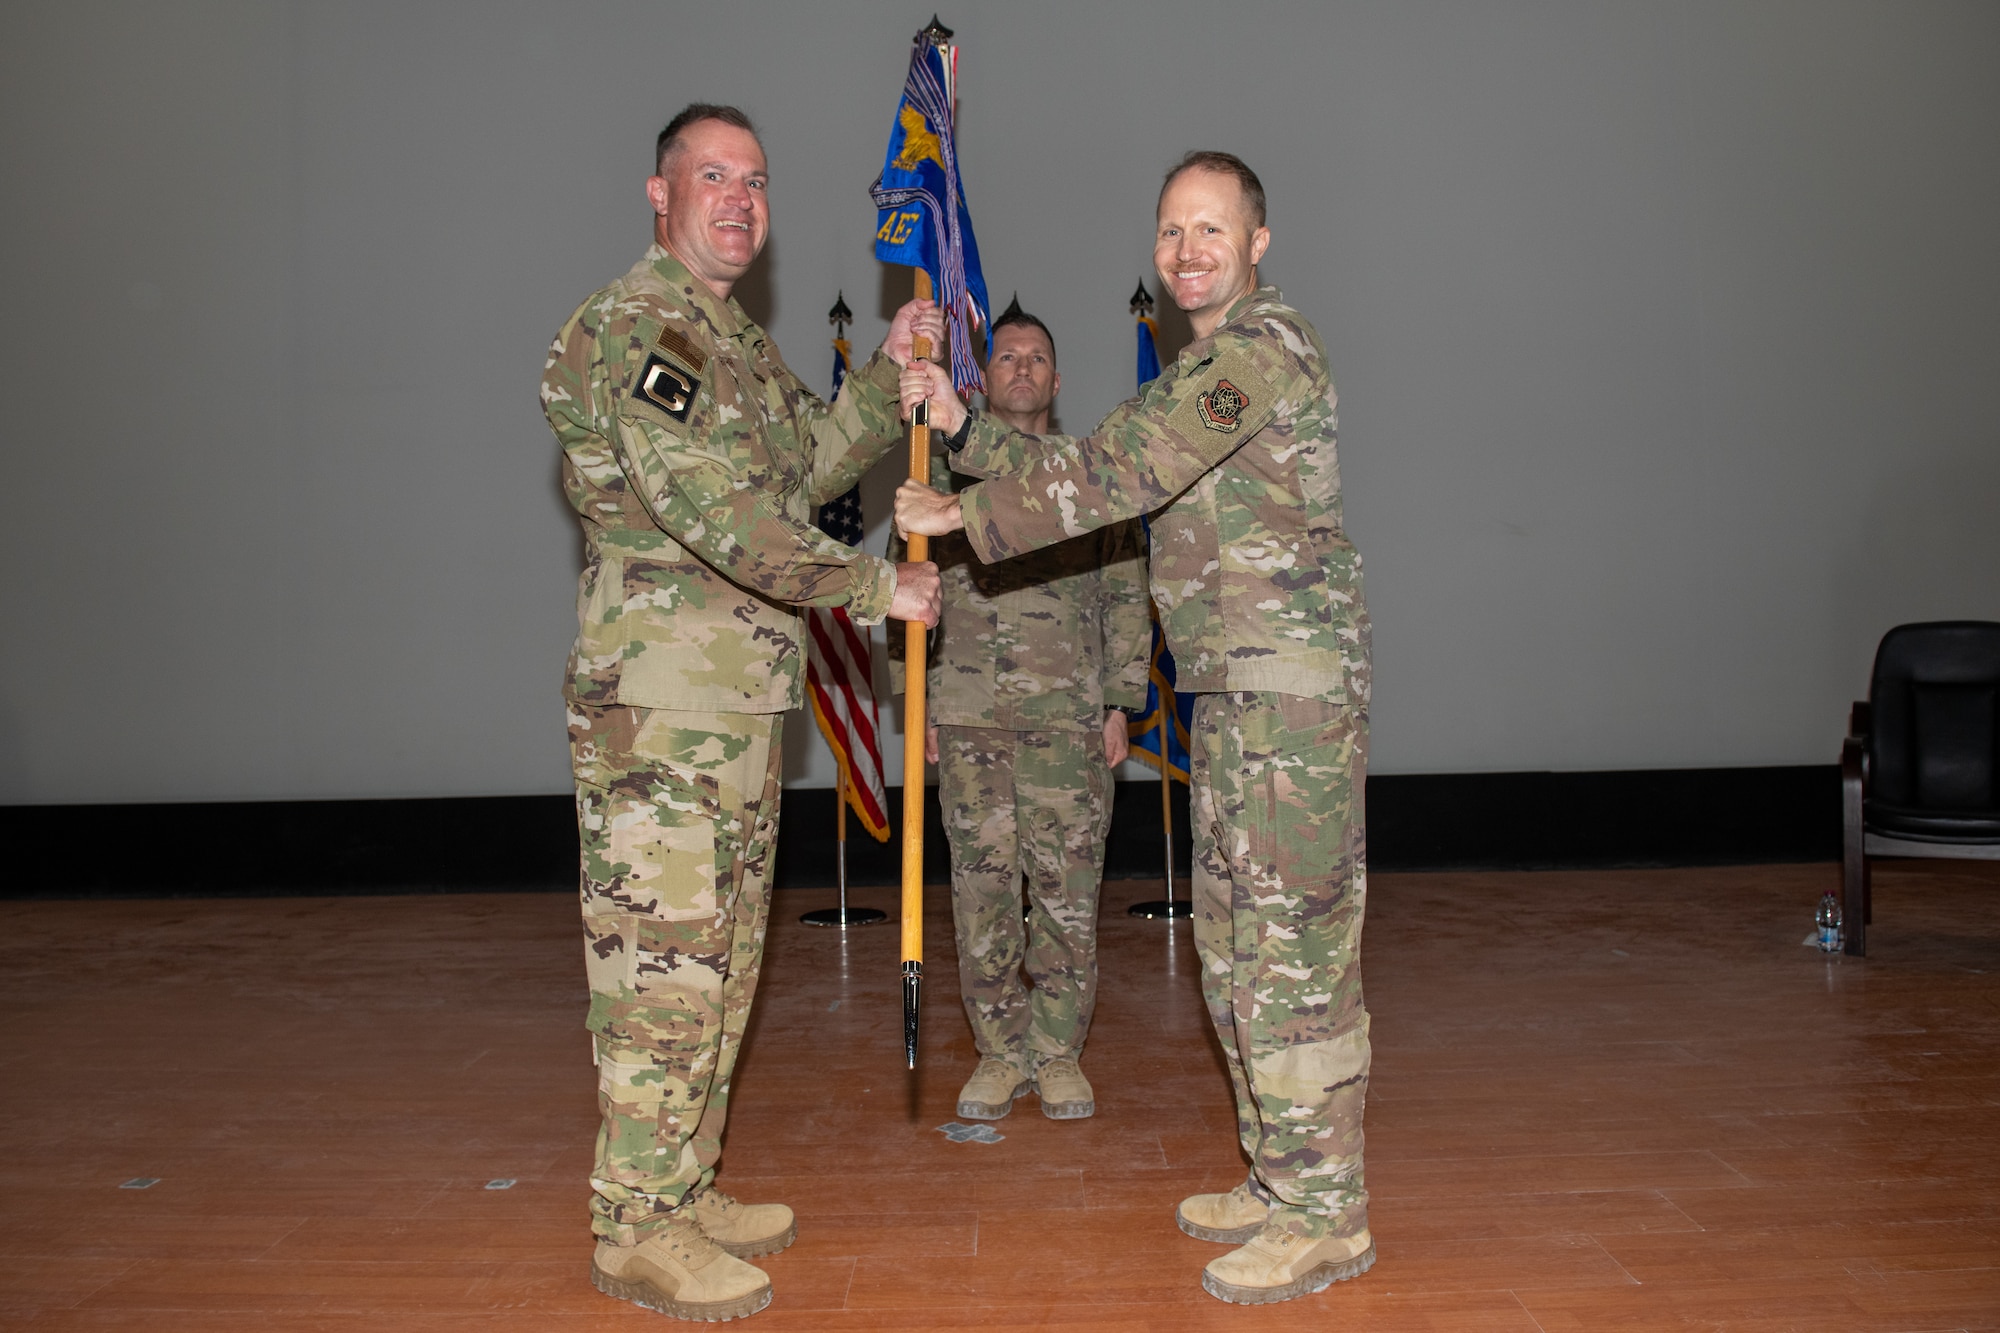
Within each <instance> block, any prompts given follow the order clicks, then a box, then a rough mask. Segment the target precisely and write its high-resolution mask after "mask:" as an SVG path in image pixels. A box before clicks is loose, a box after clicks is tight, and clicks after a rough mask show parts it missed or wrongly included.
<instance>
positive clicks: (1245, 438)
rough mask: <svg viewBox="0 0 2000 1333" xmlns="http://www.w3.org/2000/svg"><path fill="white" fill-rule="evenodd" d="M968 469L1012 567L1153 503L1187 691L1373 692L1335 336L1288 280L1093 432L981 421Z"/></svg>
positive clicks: (997, 551) (981, 531)
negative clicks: (1310, 318) (1022, 430)
mask: <svg viewBox="0 0 2000 1333" xmlns="http://www.w3.org/2000/svg"><path fill="white" fill-rule="evenodd" d="M952 466H953V467H954V468H956V469H958V470H959V471H962V472H963V471H971V472H974V473H976V474H977V475H980V476H984V477H989V478H991V479H990V480H986V481H983V482H981V483H980V484H978V485H976V486H972V487H969V488H968V489H966V490H965V492H964V493H963V499H962V503H963V506H964V514H965V533H966V538H967V540H968V542H969V543H970V544H971V546H972V549H973V550H974V551H975V552H976V553H977V554H978V555H979V558H980V559H982V560H987V561H997V560H1002V559H1005V558H1007V557H1009V556H1013V555H1017V554H1019V553H1020V552H1023V551H1029V550H1033V549H1035V548H1037V547H1041V546H1046V545H1049V544H1050V543H1052V542H1056V541H1060V540H1062V539H1063V538H1065V537H1073V536H1075V535H1077V534H1079V533H1083V532H1088V531H1090V530H1091V529H1093V528H1097V527H1101V526H1103V525H1105V524H1108V523H1116V522H1118V521H1120V520H1122V519H1128V518H1131V517H1133V516H1135V515H1138V514H1152V515H1153V518H1152V529H1153V536H1152V550H1151V554H1152V587H1153V600H1154V602H1155V603H1157V604H1158V606H1159V608H1160V621H1161V626H1162V628H1163V630H1164V631H1165V634H1166V640H1167V647H1168V649H1169V650H1170V651H1171V652H1172V653H1173V655H1174V664H1175V667H1176V669H1177V670H1178V672H1179V682H1180V688H1181V689H1183V690H1187V691H1192V692H1196V693H1202V692H1214V691H1221V690H1272V691H1277V692H1280V693H1284V694H1294V695H1300V696H1303V697H1305V698H1309V699H1322V700H1326V701H1328V702H1332V703H1340V702H1350V703H1354V704H1356V705H1363V706H1365V705H1366V703H1367V702H1368V688H1369V675H1368V613H1367V611H1366V609H1365V608H1364V607H1363V605H1362V601H1361V556H1360V554H1359V553H1358V552H1357V551H1356V550H1355V549H1354V546H1353V544H1352V543H1350V542H1349V541H1348V540H1347V537H1346V535H1345V534H1344V533H1343V532H1342V531H1341V522H1340V468H1339V462H1338V459H1337V457H1336V452H1335V418H1334V391H1333V380H1332V378H1331V376H1330V375H1329V374H1328V371H1327V366H1326V348H1325V346H1324V345H1323V344H1321V342H1320V340H1319V335H1318V334H1317V333H1315V332H1314V331H1313V328H1312V326H1311V325H1310V324H1308V323H1306V321H1305V318H1304V317H1303V316H1301V315H1300V314H1299V313H1298V312H1297V311H1296V310H1293V309H1292V308H1291V307H1290V306H1287V305H1285V304H1284V301H1283V299H1282V298H1281V297H1280V295H1279V294H1278V290H1277V289H1276V288H1275V287H1259V288H1258V289H1257V290H1255V291H1254V292H1251V293H1249V294H1247V295H1246V296H1244V297H1243V298H1242V299H1241V300H1239V301H1237V302H1236V304H1234V305H1233V306H1231V307H1230V308H1229V311H1228V314H1227V315H1226V316H1225V317H1224V320H1223V323H1222V326H1221V327H1220V328H1218V329H1217V330H1216V331H1215V332H1214V333H1213V334H1211V335H1210V336H1208V337H1206V338H1198V339H1196V340H1195V341H1194V342H1192V343H1190V344H1189V345H1188V346H1187V348H1186V350H1184V351H1183V352H1182V353H1181V354H1180V357H1179V359H1178V360H1176V361H1175V363H1174V365H1173V366H1172V367H1171V368H1170V369H1169V370H1168V371H1167V372H1166V373H1165V374H1163V375H1161V376H1160V377H1159V378H1158V379H1156V380H1154V381H1153V382H1152V383H1150V384H1148V385H1147V386H1146V388H1145V390H1144V391H1143V392H1142V393H1140V395H1139V396H1138V397H1136V398H1133V399H1131V400H1129V401H1127V402H1126V403H1124V404H1123V405H1121V406H1119V407H1118V408H1116V409H1115V410H1114V411H1113V412H1112V413H1111V415H1110V416H1108V417H1106V418H1105V419H1104V420H1103V421H1102V422H1101V423H1099V425H1098V428H1097V430H1096V432H1095V433H1094V434H1092V435H1089V436H1086V437H1082V438H1070V437H1066V436H1048V437H1045V438H1036V437H1034V436H1028V435H1019V434H1015V433H1013V432H1010V431H1009V430H1007V429H1006V427H1004V426H1003V425H1001V424H1000V423H999V422H996V421H994V420H993V419H991V418H990V417H982V418H980V419H979V420H978V421H976V422H975V423H974V425H973V428H972V430H971V431H970V432H969V436H968V439H967V440H966V442H965V444H964V446H963V448H962V450H961V451H960V453H959V455H958V456H957V457H956V458H955V459H954V461H953V463H952Z"/></svg>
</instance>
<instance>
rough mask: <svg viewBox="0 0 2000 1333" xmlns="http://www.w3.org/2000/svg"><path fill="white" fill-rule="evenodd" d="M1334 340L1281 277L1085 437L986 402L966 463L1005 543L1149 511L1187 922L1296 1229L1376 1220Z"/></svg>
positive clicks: (992, 534) (1359, 617) (1354, 688)
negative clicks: (1019, 418)
mask: <svg viewBox="0 0 2000 1333" xmlns="http://www.w3.org/2000/svg"><path fill="white" fill-rule="evenodd" d="M1334 402H1335V399H1334V391H1333V382H1332V379H1331V377H1330V376H1329V374H1328V372H1327V367H1326V349H1325V347H1324V346H1323V345H1322V344H1321V342H1320V340H1319V335H1318V334H1317V333H1315V332H1314V331H1313V328H1312V326H1311V325H1309V324H1308V323H1306V321H1305V319H1304V317H1303V316H1301V315H1300V314H1299V313H1298V312H1297V311H1295V310H1293V309H1291V308H1290V307H1289V306H1286V305H1285V304H1284V303H1283V300H1282V298H1281V297H1280V296H1279V294H1278V292H1277V290H1276V289H1275V288H1271V287H1260V288H1258V289H1257V290H1256V291H1254V292H1251V293H1249V294H1248V295H1246V296H1244V297H1243V298H1242V299H1240V300H1238V301H1237V302H1236V303H1235V304H1234V305H1232V306H1231V307H1230V309H1229V311H1228V313H1227V314H1226V316H1225V317H1224V320H1223V323H1222V325H1221V327H1219V328H1218V329H1217V330H1216V331H1215V332H1214V333H1213V334H1212V335H1210V336H1209V337H1207V338H1201V339H1197V340H1196V341H1195V342H1193V343H1191V344H1190V345H1189V346H1188V347H1187V349H1186V350H1185V351H1183V352H1182V353H1181V355H1180V357H1179V359H1178V360H1177V361H1176V362H1175V364H1174V365H1173V367H1172V368H1170V369H1169V370H1168V372H1167V373H1166V374H1164V375H1162V376H1161V377H1160V378H1158V379H1156V380H1154V381H1153V382H1152V383H1150V384H1149V385H1147V386H1146V389H1145V391H1144V392H1143V393H1141V394H1140V395H1139V396H1138V397H1137V398H1135V399H1133V400H1131V401H1129V402H1127V403H1126V404H1124V405H1123V406H1121V407H1119V408H1118V409H1116V410H1115V411H1113V412H1112V414H1111V415H1110V416H1109V417H1107V418H1105V420H1104V421H1103V423H1102V424H1101V425H1100V426H1099V427H1098V429H1097V432H1096V433H1095V434H1094V435H1091V436H1089V437H1087V438H1081V439H1068V438H1062V437H1048V438H1046V439H1042V440H1036V439H1033V438H1031V437H1027V436H1022V435H1015V434H1012V433H1010V432H1008V431H1007V430H1006V429H1005V428H1004V427H1003V426H1001V425H1000V424H999V423H997V422H995V421H993V420H992V419H990V418H981V419H979V420H978V421H976V422H975V423H974V424H973V426H972V428H971V430H970V431H969V433H968V435H969V438H968V439H967V441H966V442H965V444H964V446H963V448H962V451H961V453H960V454H959V456H958V457H957V459H955V460H954V463H953V466H954V467H956V468H958V469H959V470H961V471H973V472H975V473H977V474H978V475H981V476H986V477H990V478H992V479H991V480H987V481H984V482H982V483H980V484H979V485H976V486H973V487H970V488H969V489H967V490H966V491H965V492H964V494H963V512H964V518H965V532H966V537H967V540H968V541H969V542H970V544H971V546H972V548H973V550H974V551H975V552H976V553H977V554H978V555H979V557H980V558H981V559H982V560H1001V559H1005V558H1007V557H1009V556H1013V555H1016V554H1018V553H1020V552H1022V551H1027V550H1032V549H1034V548H1036V547H1040V546H1045V545H1048V544H1049V543H1051V542H1056V541H1060V540H1062V539H1064V538H1066V537H1073V536H1075V535H1077V534H1080V533H1083V532H1087V531H1090V530H1091V529H1093V528H1097V527H1100V526H1102V525H1104V524H1107V523H1115V522H1118V521H1121V520H1124V519H1128V518H1131V517H1132V516H1134V515H1136V514H1144V513H1151V514H1153V519H1152V529H1153V535H1152V549H1151V554H1152V589H1153V600H1154V601H1155V602H1156V603H1157V604H1158V605H1159V607H1160V615H1161V621H1162V625H1163V627H1164V630H1165V633H1166V639H1167V646H1168V648H1169V649H1170V650H1171V651H1172V652H1173V654H1174V661H1175V665H1176V667H1177V668H1178V670H1179V674H1180V687H1181V688H1182V689H1183V690H1188V691H1192V692H1195V693H1197V694H1199V695H1201V696H1202V697H1201V698H1200V699H1198V700H1197V702H1196V706H1195V719H1194V720H1195V725H1194V730H1193V737H1192V739H1193V752H1194V753H1193V759H1194V771H1193V774H1192V776H1193V801H1194V804H1193V811H1194V814H1193V822H1194V834H1195V900H1196V920H1195V942H1196V946H1197V948H1198V950H1199V951H1200V955H1201V960H1202V970H1203V986H1204V992H1205V994H1206V996H1207V999H1208V1004H1209V1009H1210V1014H1211V1017H1212V1018H1213V1019H1214V1022H1215V1028H1216V1033H1217V1035H1218V1036H1219V1037H1220V1038H1221V1041H1222V1048H1223V1051H1224V1053H1225V1055H1226V1056H1227V1059H1228V1063H1229V1069H1230V1076H1231V1079H1232V1082H1233V1083H1234V1085H1235V1089H1236V1104H1237V1119H1238V1124H1239V1130H1240V1137H1241V1140H1242V1144H1243V1150H1244V1153H1245V1155H1246V1156H1247V1157H1248V1158H1249V1159H1250V1163H1251V1169H1252V1175H1253V1177H1254V1188H1255V1189H1256V1190H1257V1192H1258V1193H1259V1195H1260V1197H1267V1198H1275V1199H1276V1200H1277V1201H1279V1202H1280V1203H1282V1204H1283V1205H1286V1207H1285V1208H1284V1209H1283V1210H1282V1211H1281V1212H1280V1213H1278V1214H1276V1216H1277V1217H1278V1218H1279V1219H1280V1220H1282V1222H1283V1224H1284V1225H1285V1226H1286V1227H1288V1228H1290V1229H1292V1230H1294V1231H1297V1232H1299V1233H1300V1234H1303V1235H1306V1236H1310V1237H1319V1236H1325V1235H1333V1234H1341V1235H1345V1234H1349V1233H1352V1232H1356V1231H1359V1230H1360V1229H1361V1228H1363V1227H1365V1226H1366V1225H1367V1191H1366V1189H1365V1187H1364V1184H1363V1178H1362V1137H1361V1113H1362V1105H1363V1102H1364V1099H1365V1096H1366V1090H1367V1080H1368V1015H1367V1012H1366V1010H1365V1009H1364V1008H1363V1007H1362V1002H1361V973H1360V968H1359V966H1358V961H1357V959H1358V951H1359V948H1360V943H1361V920H1362V908H1363V904H1364V901H1365V896H1366V870H1365V856H1364V841H1363V835H1362V828H1363V818H1362V785H1363V780H1364V775H1365V772H1366V760H1367V734H1368V712H1367V709H1368V688H1369V669H1368V618H1367V613H1366V611H1365V610H1364V609H1363V606H1362V601H1361V558H1360V556H1359V555H1358V554H1357V553H1356V551H1355V549H1354V547H1353V546H1352V545H1351V544H1350V543H1349V542H1348V540H1347V538H1346V537H1345V535H1344V534H1343V532H1342V530H1341V517H1340V474H1339V467H1338V462H1337V459H1336V455H1335V417H1334Z"/></svg>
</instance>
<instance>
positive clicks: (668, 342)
mask: <svg viewBox="0 0 2000 1333" xmlns="http://www.w3.org/2000/svg"><path fill="white" fill-rule="evenodd" d="M653 346H655V347H657V348H659V349H660V350H661V351H662V352H665V353H666V354H667V355H668V356H670V357H672V358H674V359H675V360H676V361H678V362H680V363H681V364H682V365H684V366H686V367H687V368H688V369H689V370H692V371H693V372H694V373H695V374H696V375H700V374H701V372H702V371H703V370H704V369H705V368H706V367H707V366H708V354H707V353H706V352H704V351H702V350H701V349H700V348H699V347H696V346H695V345H694V344H693V343H692V342H690V341H688V339H687V335H685V334H683V333H681V332H680V331H679V330H678V329H669V328H666V327H662V328H661V329H660V333H659V336H658V337H656V338H654V339H653Z"/></svg>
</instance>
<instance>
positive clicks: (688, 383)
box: [632, 352, 701, 421]
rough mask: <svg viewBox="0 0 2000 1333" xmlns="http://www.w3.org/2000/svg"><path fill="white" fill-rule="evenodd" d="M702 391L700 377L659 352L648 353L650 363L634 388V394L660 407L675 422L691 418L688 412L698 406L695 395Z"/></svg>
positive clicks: (647, 363) (647, 358)
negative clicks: (695, 405) (695, 404)
mask: <svg viewBox="0 0 2000 1333" xmlns="http://www.w3.org/2000/svg"><path fill="white" fill-rule="evenodd" d="M700 391H701V380H700V378H699V377H697V376H696V375H695V374H694V373H693V372H692V371H689V370H686V369H683V368H682V367H680V366H677V365H675V364H674V363H673V362H671V361H669V360H667V359H666V358H665V357H664V356H661V355H660V354H659V353H658V352H648V353H647V354H646V364H645V365H644V366H643V367H642V368H641V369H640V371H639V379H638V381H637V383H635V384H634V385H633V388H632V393H633V396H634V397H636V398H638V399H639V400H640V401H641V402H644V403H647V404H648V405H650V406H653V407H657V408H659V409H660V410H661V411H662V412H665V413H666V414H667V415H668V416H670V417H672V418H673V419H674V420H675V421H686V420H687V419H688V413H689V412H690V411H692V410H693V408H694V397H695V395H696V394H697V393H699V392H700Z"/></svg>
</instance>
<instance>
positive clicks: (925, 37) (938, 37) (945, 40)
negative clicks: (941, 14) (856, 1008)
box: [915, 14, 954, 46]
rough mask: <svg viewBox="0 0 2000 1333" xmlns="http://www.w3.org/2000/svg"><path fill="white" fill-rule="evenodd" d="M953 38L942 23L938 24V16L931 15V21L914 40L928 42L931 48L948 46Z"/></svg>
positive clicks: (950, 31)
mask: <svg viewBox="0 0 2000 1333" xmlns="http://www.w3.org/2000/svg"><path fill="white" fill-rule="evenodd" d="M953 36H954V34H953V33H952V30H951V29H950V28H947V27H945V26H944V24H943V23H940V22H939V21H938V16H937V15H936V14H933V15H931V21H930V22H929V23H928V24H926V25H925V27H924V30H923V31H922V32H919V33H918V34H917V35H916V38H915V40H916V41H919V42H929V43H930V44H931V45H932V46H949V45H950V44H951V39H952V37H953Z"/></svg>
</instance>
